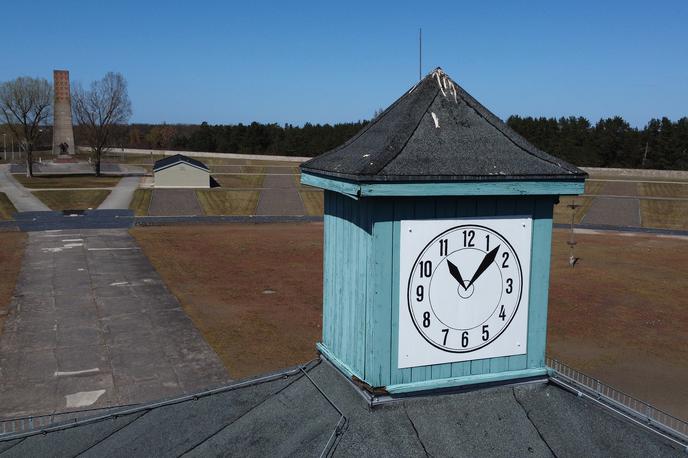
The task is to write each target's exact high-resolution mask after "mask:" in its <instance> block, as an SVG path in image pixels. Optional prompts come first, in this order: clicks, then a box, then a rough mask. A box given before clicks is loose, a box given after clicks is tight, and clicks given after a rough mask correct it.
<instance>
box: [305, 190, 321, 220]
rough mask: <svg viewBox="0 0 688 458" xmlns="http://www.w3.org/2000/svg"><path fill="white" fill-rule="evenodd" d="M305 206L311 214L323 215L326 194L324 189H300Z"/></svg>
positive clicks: (307, 212) (308, 213)
mask: <svg viewBox="0 0 688 458" xmlns="http://www.w3.org/2000/svg"><path fill="white" fill-rule="evenodd" d="M299 195H300V196H301V200H302V201H303V207H304V208H305V209H306V214H307V215H309V216H322V215H323V213H324V211H325V202H324V194H323V192H322V191H317V190H312V191H305V190H301V191H299Z"/></svg>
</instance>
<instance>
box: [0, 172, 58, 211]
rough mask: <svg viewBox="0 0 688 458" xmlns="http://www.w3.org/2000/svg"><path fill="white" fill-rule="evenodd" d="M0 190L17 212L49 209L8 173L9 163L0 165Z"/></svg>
mask: <svg viewBox="0 0 688 458" xmlns="http://www.w3.org/2000/svg"><path fill="white" fill-rule="evenodd" d="M0 192H4V193H5V195H6V196H7V198H8V199H10V201H11V202H12V204H13V205H14V208H16V209H17V211H19V212H27V211H50V208H48V206H47V205H45V204H44V203H43V202H41V201H40V200H38V198H37V197H36V196H34V195H33V194H31V192H30V191H28V190H27V189H26V188H25V187H24V186H22V185H21V184H20V183H19V182H18V181H17V180H15V179H14V177H13V176H12V175H11V174H10V165H9V164H2V165H0Z"/></svg>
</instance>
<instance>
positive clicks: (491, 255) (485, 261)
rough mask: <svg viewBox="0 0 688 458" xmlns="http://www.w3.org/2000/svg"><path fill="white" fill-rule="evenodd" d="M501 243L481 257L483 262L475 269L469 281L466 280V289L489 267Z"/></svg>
mask: <svg viewBox="0 0 688 458" xmlns="http://www.w3.org/2000/svg"><path fill="white" fill-rule="evenodd" d="M500 246H501V245H497V246H496V247H495V248H494V249H493V250H492V251H490V252H489V253H487V254H486V255H485V257H484V258H483V262H481V263H480V265H479V266H478V270H476V271H475V273H474V274H473V278H471V281H469V282H468V286H466V289H468V288H470V287H471V285H472V284H473V282H475V281H476V280H477V279H478V277H480V276H481V275H482V274H483V272H485V270H487V268H488V267H490V264H492V263H493V262H494V260H495V258H496V257H497V252H498V251H499V247H500Z"/></svg>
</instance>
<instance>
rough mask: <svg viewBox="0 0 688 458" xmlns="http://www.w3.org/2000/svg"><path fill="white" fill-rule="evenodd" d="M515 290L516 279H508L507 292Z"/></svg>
mask: <svg viewBox="0 0 688 458" xmlns="http://www.w3.org/2000/svg"><path fill="white" fill-rule="evenodd" d="M513 290H514V281H513V280H512V279H511V278H507V279H506V293H507V294H511V292H512V291H513Z"/></svg>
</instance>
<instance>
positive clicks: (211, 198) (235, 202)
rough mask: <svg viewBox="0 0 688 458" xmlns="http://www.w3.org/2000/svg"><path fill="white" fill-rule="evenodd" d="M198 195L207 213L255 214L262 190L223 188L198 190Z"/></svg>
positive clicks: (217, 214)
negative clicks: (230, 189) (231, 189)
mask: <svg viewBox="0 0 688 458" xmlns="http://www.w3.org/2000/svg"><path fill="white" fill-rule="evenodd" d="M196 197H197V198H198V202H199V203H200V204H201V208H202V209H203V212H204V213H205V214H206V215H212V216H221V215H253V214H255V212H256V207H257V206H258V198H259V197H260V191H239V190H236V191H229V190H226V189H222V188H216V189H208V190H205V189H204V190H197V191H196Z"/></svg>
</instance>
